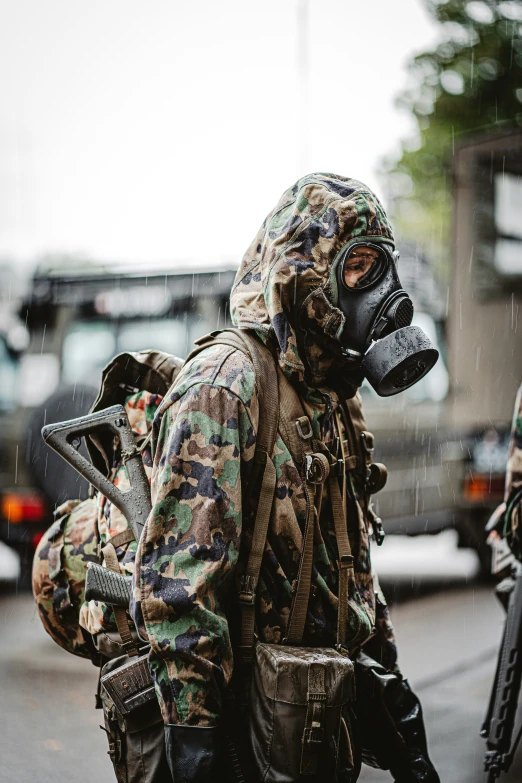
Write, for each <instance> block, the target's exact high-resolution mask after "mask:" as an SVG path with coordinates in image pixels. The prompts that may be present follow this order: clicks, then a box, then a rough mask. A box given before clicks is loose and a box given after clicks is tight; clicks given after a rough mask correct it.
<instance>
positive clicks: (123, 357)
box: [32, 350, 183, 659]
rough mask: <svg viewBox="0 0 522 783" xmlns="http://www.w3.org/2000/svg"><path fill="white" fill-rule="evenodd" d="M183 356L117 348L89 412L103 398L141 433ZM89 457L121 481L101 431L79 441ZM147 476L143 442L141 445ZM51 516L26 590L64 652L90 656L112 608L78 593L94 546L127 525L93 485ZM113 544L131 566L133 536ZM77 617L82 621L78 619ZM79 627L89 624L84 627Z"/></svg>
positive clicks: (96, 555) (109, 623) (126, 568)
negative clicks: (83, 442)
mask: <svg viewBox="0 0 522 783" xmlns="http://www.w3.org/2000/svg"><path fill="white" fill-rule="evenodd" d="M182 366H183V360H182V359H178V358H177V357H175V356H171V355H170V354H165V353H162V352H160V351H152V350H148V351H140V352H137V353H122V354H119V355H118V356H116V357H115V358H114V359H113V360H112V361H111V362H110V364H108V365H107V367H106V368H105V369H104V371H103V375H102V383H101V387H100V392H99V394H98V397H97V399H96V401H95V403H94V405H93V407H92V409H91V412H92V413H94V412H96V411H98V410H102V409H103V408H107V407H109V406H110V405H116V404H122V405H124V406H125V409H126V411H127V414H128V416H129V421H130V424H131V427H132V430H133V432H134V434H135V435H136V436H137V437H138V439H139V438H141V439H144V438H146V436H147V434H148V432H149V430H150V428H151V426H152V419H153V417H154V413H155V411H156V409H157V407H158V405H159V404H160V402H161V400H162V398H163V396H164V395H165V394H166V392H167V390H168V389H169V387H170V386H171V385H172V384H173V383H174V381H175V379H176V377H177V375H178V373H179V371H180V369H181V367H182ZM87 445H88V449H89V452H90V456H91V460H92V462H93V463H94V464H95V466H96V467H97V468H98V469H99V470H101V471H102V472H103V473H104V474H105V475H106V476H108V477H110V479H111V481H113V482H114V483H116V484H119V485H120V486H121V487H122V488H125V483H127V484H128V477H127V469H126V467H125V465H124V464H123V463H122V462H121V460H119V459H118V453H117V449H116V448H115V444H114V442H113V440H112V437H111V436H109V437H108V438H107V439H96V440H95V439H91V440H90V442H89V443H88V444H87ZM142 457H143V462H144V466H145V471H146V473H147V475H148V476H149V477H150V471H151V459H150V450H149V449H147V448H145V449H144V450H143V452H142ZM55 520H56V521H55V522H54V523H53V524H52V525H51V527H50V528H49V529H48V530H47V532H46V533H45V534H44V535H43V537H42V539H41V541H40V543H39V544H38V547H37V549H36V552H35V556H34V561H33V578H32V581H33V594H34V598H35V602H36V606H37V609H38V613H39V615H40V619H41V621H42V624H43V626H44V628H45V630H46V631H47V633H48V634H49V635H50V636H51V637H52V638H53V639H54V641H55V642H56V643H57V644H58V645H60V647H62V648H63V649H65V650H67V651H68V652H71V653H73V654H74V655H78V656H80V657H83V658H91V659H96V658H97V657H98V654H97V650H96V648H95V647H94V645H93V642H92V639H91V634H92V633H97V632H99V631H100V630H102V629H103V630H106V629H112V627H113V626H114V620H113V618H112V610H111V609H110V608H108V607H106V606H104V605H101V604H100V605H99V606H98V607H90V606H89V604H87V603H86V602H85V601H84V591H85V572H86V567H87V564H88V563H89V562H96V563H98V562H100V560H101V555H100V548H101V546H102V545H103V544H104V543H106V542H107V541H108V540H109V539H110V538H111V537H114V536H115V535H117V534H118V533H120V532H122V531H123V530H127V528H128V526H127V521H126V520H125V518H124V517H123V515H122V514H121V512H119V511H118V509H116V508H115V507H113V506H112V504H110V503H108V501H107V500H106V498H104V497H103V496H101V495H100V494H99V493H96V494H94V495H93V496H92V497H89V498H87V499H86V500H83V501H81V500H68V501H67V502H66V503H63V504H62V505H61V506H59V507H58V508H57V509H56V511H55ZM124 548H125V552H122V551H120V550H118V551H119V554H120V555H121V568H122V571H123V572H124V573H132V569H133V564H134V553H135V550H136V542H135V541H130V542H128V543H127V544H126V545H125V547H124ZM80 617H81V618H82V619H81V622H82V625H83V626H84V627H83V628H82V625H80ZM84 628H87V629H88V631H89V632H86V631H85V630H84Z"/></svg>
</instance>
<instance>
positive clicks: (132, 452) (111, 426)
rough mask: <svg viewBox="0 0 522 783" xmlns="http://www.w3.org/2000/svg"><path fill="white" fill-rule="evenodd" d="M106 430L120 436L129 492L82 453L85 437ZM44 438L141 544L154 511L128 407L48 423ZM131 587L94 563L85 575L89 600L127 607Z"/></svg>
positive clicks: (114, 407)
mask: <svg viewBox="0 0 522 783" xmlns="http://www.w3.org/2000/svg"><path fill="white" fill-rule="evenodd" d="M107 429H108V430H110V431H111V432H113V433H114V434H115V435H117V436H118V437H119V439H120V442H121V448H122V457H123V460H124V462H125V464H126V465H127V472H128V475H129V480H130V484H131V486H130V489H129V490H127V491H126V492H122V491H121V490H120V489H118V487H116V486H115V485H114V484H113V483H112V482H111V481H109V479H108V478H107V477H106V476H104V474H103V473H101V471H99V470H98V469H97V468H95V467H94V465H93V464H92V463H91V462H89V460H88V459H86V457H84V456H83V454H81V453H80V452H79V448H80V445H81V442H82V438H83V437H85V436H86V435H92V434H95V433H97V432H99V431H100V430H107ZM42 437H43V439H44V441H45V442H46V443H47V445H48V446H50V447H51V448H52V449H54V450H55V451H56V452H58V454H59V455H60V456H61V457H63V459H65V460H66V461H67V462H68V463H69V464H70V465H72V467H73V468H74V469H75V470H77V471H78V473H79V474H80V475H81V476H83V477H84V478H85V479H87V481H89V482H90V483H91V484H92V485H93V487H95V488H96V489H97V490H99V491H100V492H101V493H102V494H103V495H105V497H106V498H108V499H109V500H110V501H111V502H112V503H114V505H115V506H116V508H118V509H119V510H120V511H121V512H122V514H123V515H124V516H125V518H126V519H127V521H128V523H129V525H130V527H131V530H132V532H133V533H134V536H135V538H136V541H139V539H140V536H141V532H142V530H143V526H144V524H145V520H146V519H147V517H148V515H149V512H150V510H151V502H150V488H149V482H148V479H147V476H146V474H145V469H144V467H143V462H142V459H141V452H140V451H139V450H138V449H137V448H136V441H135V438H134V434H133V432H132V429H131V426H130V424H129V419H128V417H127V413H126V411H125V408H124V407H123V406H122V405H113V406H111V407H110V408H105V409H104V410H101V411H97V412H96V413H89V414H87V415H86V416H80V417H79V418H77V419H70V420H69V421H62V422H59V423H57V424H47V425H46V426H45V427H44V428H43V429H42ZM131 588H132V577H125V576H123V574H117V573H115V572H114V571H110V570H109V569H107V568H103V567H102V566H100V565H97V564H96V563H91V564H90V565H89V567H88V569H87V573H86V576H85V599H86V600H87V601H90V600H92V599H94V600H97V601H103V602H104V603H112V604H114V605H116V606H123V607H128V605H129V600H130V594H131Z"/></svg>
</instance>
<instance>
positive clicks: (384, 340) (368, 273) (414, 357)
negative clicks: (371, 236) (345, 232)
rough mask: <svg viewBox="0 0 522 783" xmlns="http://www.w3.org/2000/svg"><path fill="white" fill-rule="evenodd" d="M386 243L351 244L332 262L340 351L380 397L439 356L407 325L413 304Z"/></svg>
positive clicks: (417, 330)
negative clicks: (341, 319) (340, 318)
mask: <svg viewBox="0 0 522 783" xmlns="http://www.w3.org/2000/svg"><path fill="white" fill-rule="evenodd" d="M397 260H398V253H396V252H395V251H393V248H392V247H391V246H390V245H389V244H380V243H377V242H372V241H371V240H370V241H360V242H351V243H350V244H349V245H348V246H347V247H346V248H344V249H343V250H342V251H341V253H340V255H339V258H338V259H337V260H336V270H335V273H336V282H337V290H338V293H339V301H338V307H339V309H340V310H342V312H343V314H344V316H345V323H344V327H343V329H342V332H341V334H340V336H339V339H340V342H341V344H342V346H343V349H344V353H345V355H346V356H347V357H349V358H350V360H351V361H352V362H353V364H354V368H355V367H359V368H360V369H361V370H362V372H363V373H364V375H365V377H366V378H367V379H368V382H369V383H370V384H371V386H372V387H373V388H374V389H375V391H376V392H377V394H379V396H381V397H389V396H391V395H393V394H398V393H399V392H401V391H404V390H405V389H407V388H409V387H410V386H413V384H414V383H417V381H420V379H421V378H423V377H424V375H426V373H428V372H429V371H430V370H431V368H432V367H433V365H434V364H435V362H436V361H437V359H438V357H439V353H438V351H437V350H436V349H435V348H434V347H433V345H432V344H431V342H430V340H429V339H428V337H427V336H426V334H425V333H424V332H423V331H422V329H420V328H419V327H418V326H411V321H412V318H413V303H412V301H411V299H410V297H409V296H408V294H407V293H406V291H405V290H404V289H403V288H402V286H401V282H400V280H399V275H398V273H397V265H396V262H397Z"/></svg>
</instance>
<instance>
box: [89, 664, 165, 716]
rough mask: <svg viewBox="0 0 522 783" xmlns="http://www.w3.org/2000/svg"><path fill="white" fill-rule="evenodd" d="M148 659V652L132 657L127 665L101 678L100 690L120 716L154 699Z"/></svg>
mask: <svg viewBox="0 0 522 783" xmlns="http://www.w3.org/2000/svg"><path fill="white" fill-rule="evenodd" d="M148 659H149V655H148V652H147V653H145V655H140V656H138V657H133V658H131V660H130V661H128V663H125V664H124V665H123V666H119V667H118V668H117V669H114V670H113V671H110V672H108V673H107V674H103V675H102V677H101V680H100V682H101V686H102V688H104V689H105V690H106V691H107V693H108V695H109V696H110V698H111V699H112V701H113V702H114V704H115V706H116V708H117V710H118V711H119V712H120V714H121V715H128V713H129V712H132V711H133V710H135V709H137V708H138V707H141V706H142V705H143V704H146V703H147V702H149V701H153V700H155V699H156V694H155V692H154V685H153V683H152V679H151V676H150V671H149V666H148Z"/></svg>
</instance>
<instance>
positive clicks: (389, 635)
mask: <svg viewBox="0 0 522 783" xmlns="http://www.w3.org/2000/svg"><path fill="white" fill-rule="evenodd" d="M372 577H373V585H374V590H375V634H374V636H372V638H371V639H370V641H369V642H368V643H367V644H365V645H364V652H365V653H367V654H368V655H369V656H370V657H371V658H373V659H374V660H376V661H379V663H380V664H382V665H383V666H384V667H386V669H388V670H389V671H392V672H397V673H399V672H400V668H399V664H398V662H397V638H396V636H395V629H394V627H393V624H392V621H391V618H390V611H389V609H388V604H387V601H386V598H385V597H384V593H383V592H382V589H381V585H380V583H379V578H378V576H377V574H376V572H375V571H372Z"/></svg>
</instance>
